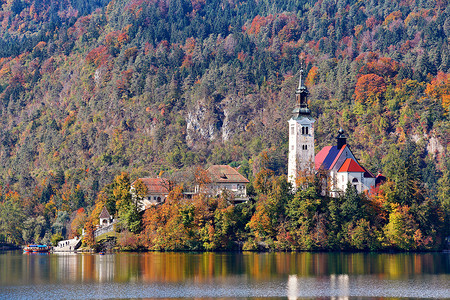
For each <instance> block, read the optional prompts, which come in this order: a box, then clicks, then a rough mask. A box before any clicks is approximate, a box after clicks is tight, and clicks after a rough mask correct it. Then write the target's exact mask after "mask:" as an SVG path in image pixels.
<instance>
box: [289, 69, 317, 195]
mask: <svg viewBox="0 0 450 300" xmlns="http://www.w3.org/2000/svg"><path fill="white" fill-rule="evenodd" d="M308 94H309V92H308V89H307V88H306V86H305V84H304V82H303V68H302V69H301V70H300V80H299V83H298V88H297V90H296V91H295V99H296V105H295V108H294V110H293V111H292V117H291V119H290V120H289V159H288V181H289V182H291V183H292V186H293V187H294V189H296V188H297V185H296V179H297V178H298V176H299V175H300V176H302V175H310V174H312V173H313V172H314V122H315V120H314V119H313V118H312V117H311V111H310V110H309V108H308Z"/></svg>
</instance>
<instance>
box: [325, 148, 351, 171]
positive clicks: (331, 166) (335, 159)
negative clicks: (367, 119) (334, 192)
mask: <svg viewBox="0 0 450 300" xmlns="http://www.w3.org/2000/svg"><path fill="white" fill-rule="evenodd" d="M345 148H347V144H345V145H344V146H342V148H341V150H339V153H338V154H337V155H336V157H335V158H334V160H333V162H332V163H331V165H330V168H329V169H332V168H333V167H334V165H335V164H336V163H337V161H338V159H339V157H340V156H341V154H342V152H344V149H345ZM336 149H337V147H336Z"/></svg>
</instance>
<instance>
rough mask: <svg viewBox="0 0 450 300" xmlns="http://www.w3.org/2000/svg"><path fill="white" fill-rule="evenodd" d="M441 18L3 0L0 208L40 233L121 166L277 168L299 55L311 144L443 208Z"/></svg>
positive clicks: (412, 13)
mask: <svg viewBox="0 0 450 300" xmlns="http://www.w3.org/2000/svg"><path fill="white" fill-rule="evenodd" d="M449 15H450V8H449V5H448V1H446V0H441V1H431V0H430V1H404V0H402V1H397V0H394V1H372V2H367V1H364V2H362V1H352V0H343V1H337V2H336V1H328V0H324V1H317V2H311V1H304V0H288V1H283V0H277V1H271V2H270V3H269V2H267V1H255V0H248V1H246V0H244V1H234V0H214V1H204V0H190V1H188V0H134V1H117V0H112V1H105V0H99V1H89V0H79V1H77V0H65V1H58V2H55V1H50V0H37V1H36V0H27V1H25V0H24V1H22V0H13V1H2V9H1V12H0V21H1V29H0V32H1V38H0V74H1V76H0V114H1V128H0V140H1V143H0V161H1V164H0V174H1V175H0V177H1V182H2V187H3V192H2V201H3V202H2V203H3V205H5V207H6V204H5V203H7V202H8V201H9V200H8V199H20V201H19V202H20V207H21V210H22V211H23V212H25V216H27V217H28V216H30V218H32V219H33V220H34V221H30V222H35V223H36V222H37V223H36V224H38V223H39V222H38V221H37V219H38V218H39V216H43V218H44V221H42V222H41V223H42V228H43V229H42V232H39V233H38V235H41V236H42V235H44V234H45V232H46V231H45V230H44V228H47V229H48V228H50V227H51V226H52V224H53V225H54V224H55V223H57V216H58V215H61V214H64V213H62V212H66V214H67V215H70V214H71V213H72V212H73V211H75V210H77V209H79V208H87V207H91V206H93V205H94V201H95V199H96V197H97V195H98V193H99V191H100V190H102V189H103V188H104V187H105V186H106V185H107V184H109V183H110V182H112V180H113V178H114V177H115V176H116V175H117V174H119V173H120V172H122V171H127V172H128V173H130V175H131V178H133V179H134V178H137V177H141V176H156V175H158V174H160V173H161V172H162V171H163V172H165V173H171V172H173V171H176V170H179V169H187V168H190V167H193V166H197V165H202V166H203V165H206V164H213V163H214V164H219V163H220V164H229V163H233V164H235V165H242V166H243V168H242V171H243V172H244V173H245V175H246V176H248V177H249V178H250V179H252V178H254V176H255V175H256V174H257V173H258V171H259V170H260V166H261V164H260V161H261V156H264V155H267V156H268V166H267V167H268V168H269V169H271V170H272V171H273V172H274V173H275V174H276V175H281V174H285V173H286V165H287V155H286V154H287V130H286V126H287V122H286V121H287V120H288V118H289V115H290V112H291V110H292V107H293V105H294V89H295V86H296V82H297V78H298V71H299V69H300V61H301V60H302V61H304V64H305V70H306V72H307V74H308V77H307V85H308V87H309V89H310V91H311V96H310V99H311V104H310V106H311V110H312V112H313V116H314V117H315V118H316V120H317V123H316V124H317V125H316V126H317V127H316V137H317V140H316V147H317V148H318V149H320V148H321V147H322V146H323V145H327V144H331V143H332V142H333V136H334V134H335V133H336V132H337V130H338V129H339V127H343V128H344V129H345V130H346V131H347V132H350V133H351V134H349V143H350V144H351V145H352V149H355V150H356V151H355V152H356V153H355V154H356V156H358V157H359V158H360V160H361V162H362V163H363V164H364V165H365V166H367V167H368V168H369V169H370V170H371V171H373V172H375V173H376V172H377V171H382V172H383V173H384V174H385V175H387V176H388V177H389V178H391V179H392V180H394V181H395V182H396V183H398V186H401V184H403V185H404V186H405V185H408V184H409V182H410V181H411V180H413V181H414V182H415V184H416V186H417V188H418V189H420V190H421V191H424V193H423V194H424V195H425V197H427V198H430V199H436V200H439V201H440V202H442V203H447V204H448V203H449V189H448V186H449V185H450V174H449V171H448V170H449V166H450V160H449V159H448V151H449V149H448V145H449V139H450V123H449V120H448V118H449V116H448V112H449V104H450V98H449V97H450V96H449V94H450V77H449V76H450V75H449V73H450V72H449V68H450V52H449V51H450V50H449V45H448V43H449V37H450V18H449ZM393 166H394V167H393ZM399 190H401V188H399ZM399 193H400V192H399ZM410 195H411V194H410ZM14 197H16V198H14ZM405 197H406V196H405ZM408 197H409V196H408ZM11 205H12V204H11ZM5 211H6V210H5ZM3 219H5V218H3ZM8 224H9V223H8ZM33 224H34V223H33ZM39 224H40V223H39ZM58 224H59V223H58ZM5 226H7V223H5V222H4V223H3V227H5ZM47 231H48V230H47Z"/></svg>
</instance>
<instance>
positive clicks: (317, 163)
mask: <svg viewBox="0 0 450 300" xmlns="http://www.w3.org/2000/svg"><path fill="white" fill-rule="evenodd" d="M331 148H332V146H326V147H323V148H322V150H320V151H319V153H317V154H316V157H315V159H314V160H315V168H316V170H319V168H320V167H321V166H322V163H323V161H324V160H325V158H326V157H327V156H328V153H329V152H330V150H331Z"/></svg>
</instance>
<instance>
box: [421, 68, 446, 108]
mask: <svg viewBox="0 0 450 300" xmlns="http://www.w3.org/2000/svg"><path fill="white" fill-rule="evenodd" d="M425 93H426V94H427V95H428V96H429V97H432V98H436V99H440V100H441V101H442V107H443V108H444V109H445V111H446V112H447V113H448V112H449V109H450V73H444V72H440V71H439V72H438V74H437V76H436V78H434V79H433V80H431V82H430V83H428V84H427V87H426V89H425Z"/></svg>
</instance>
